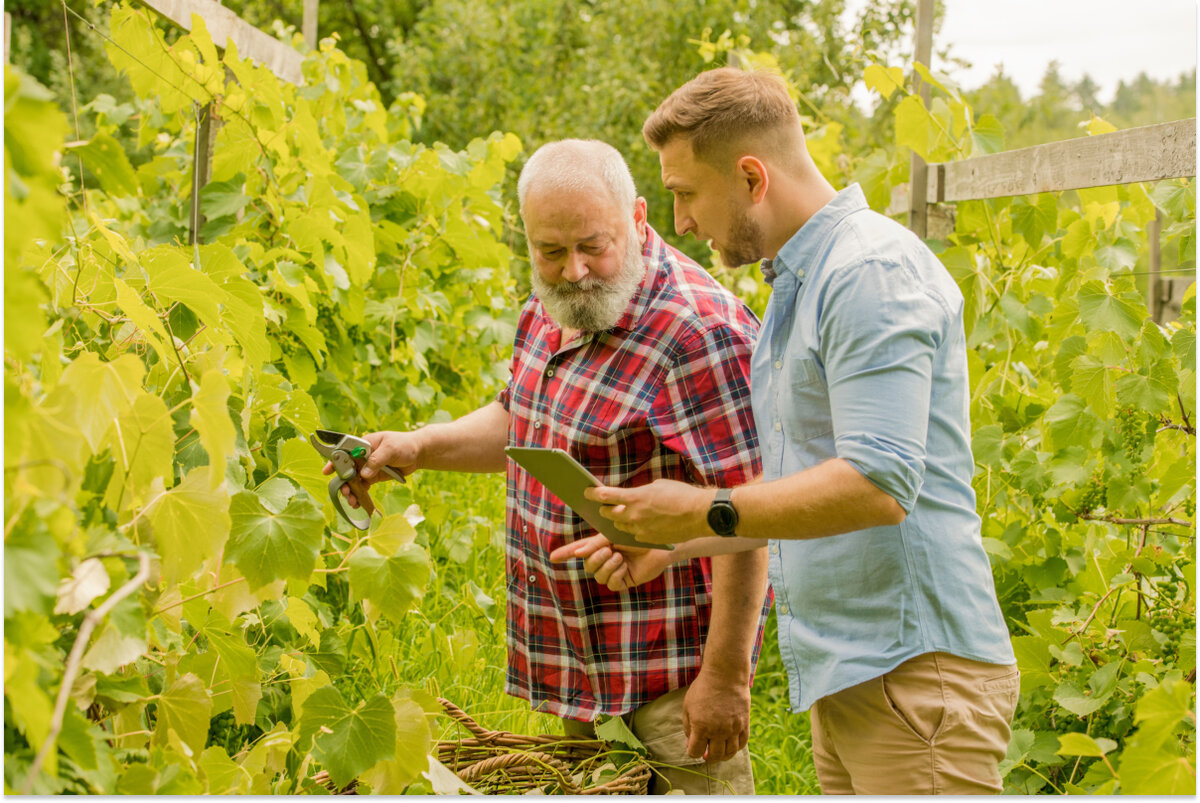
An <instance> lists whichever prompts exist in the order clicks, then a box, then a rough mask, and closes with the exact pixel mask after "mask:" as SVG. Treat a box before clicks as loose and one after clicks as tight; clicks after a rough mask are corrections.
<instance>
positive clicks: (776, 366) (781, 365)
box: [775, 360, 783, 371]
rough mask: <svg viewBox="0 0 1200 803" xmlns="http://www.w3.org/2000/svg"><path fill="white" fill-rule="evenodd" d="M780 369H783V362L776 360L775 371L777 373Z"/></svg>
mask: <svg viewBox="0 0 1200 803" xmlns="http://www.w3.org/2000/svg"><path fill="white" fill-rule="evenodd" d="M782 367H783V360H776V361H775V370H776V371H778V370H779V369H780V368H782Z"/></svg>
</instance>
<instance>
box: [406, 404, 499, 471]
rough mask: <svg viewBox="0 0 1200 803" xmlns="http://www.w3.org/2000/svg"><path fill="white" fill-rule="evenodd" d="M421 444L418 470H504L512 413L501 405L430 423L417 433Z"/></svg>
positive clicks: (490, 405) (488, 406)
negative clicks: (447, 420)
mask: <svg viewBox="0 0 1200 803" xmlns="http://www.w3.org/2000/svg"><path fill="white" fill-rule="evenodd" d="M413 434H414V435H415V436H416V437H417V438H418V440H419V443H420V457H419V459H418V463H417V467H418V468H422V469H427V470H433V471H473V472H493V471H504V467H505V460H506V458H505V456H504V447H505V446H506V445H507V444H508V411H507V410H505V409H504V407H503V406H502V405H501V404H500V402H495V401H494V402H492V403H491V404H488V405H486V406H484V407H480V408H479V409H478V410H475V411H474V412H471V413H468V414H467V415H464V416H463V417H462V418H459V419H456V420H454V421H450V422H448V423H443V424H427V425H425V426H424V427H421V428H420V429H418V430H416V432H414V433H413Z"/></svg>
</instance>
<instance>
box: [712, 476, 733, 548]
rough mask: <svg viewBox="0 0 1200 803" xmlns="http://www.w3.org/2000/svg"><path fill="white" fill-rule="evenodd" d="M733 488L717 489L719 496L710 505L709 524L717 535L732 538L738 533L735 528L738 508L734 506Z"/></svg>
mask: <svg viewBox="0 0 1200 803" xmlns="http://www.w3.org/2000/svg"><path fill="white" fill-rule="evenodd" d="M732 496H733V490H732V489H730V488H722V489H721V490H719V491H717V498H716V499H714V500H713V501H712V504H711V505H709V507H708V526H709V527H711V528H712V531H713V532H714V533H716V534H717V535H723V536H725V537H726V538H732V537H733V536H735V535H737V533H735V532H734V530H736V529H737V525H738V514H737V508H735V507H734V506H733V500H732V498H731V497H732Z"/></svg>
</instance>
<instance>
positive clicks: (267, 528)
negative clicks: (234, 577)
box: [225, 491, 325, 590]
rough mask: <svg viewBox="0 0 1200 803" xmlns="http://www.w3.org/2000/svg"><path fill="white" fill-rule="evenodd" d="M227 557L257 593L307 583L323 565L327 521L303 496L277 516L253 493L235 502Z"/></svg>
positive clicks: (298, 496)
mask: <svg viewBox="0 0 1200 803" xmlns="http://www.w3.org/2000/svg"><path fill="white" fill-rule="evenodd" d="M229 515H230V519H231V522H232V529H231V532H230V537H229V543H228V545H227V547H226V551H225V555H226V558H227V559H228V560H230V561H231V562H233V563H234V564H235V565H236V566H237V567H238V568H239V569H241V571H242V574H244V575H246V580H248V581H249V583H250V588H251V590H253V589H257V588H260V587H261V586H264V585H266V584H267V583H270V582H272V581H274V580H280V579H285V580H290V579H296V580H307V579H308V577H309V576H310V575H311V574H312V571H313V569H314V568H316V564H317V554H318V552H319V551H320V548H321V535H322V533H323V531H324V524H325V518H324V517H323V516H322V515H321V511H319V510H318V509H317V508H316V506H315V505H313V503H312V501H311V500H310V499H308V497H305V496H303V495H297V496H294V497H292V500H291V501H290V502H288V506H287V507H286V508H285V509H284V510H283V512H282V513H272V512H271V511H270V510H268V509H267V508H266V507H264V506H263V503H262V501H261V500H260V499H259V498H258V496H257V495H256V494H254V493H253V492H251V491H242V492H240V493H238V494H236V495H234V497H233V501H232V503H231V504H230V506H229Z"/></svg>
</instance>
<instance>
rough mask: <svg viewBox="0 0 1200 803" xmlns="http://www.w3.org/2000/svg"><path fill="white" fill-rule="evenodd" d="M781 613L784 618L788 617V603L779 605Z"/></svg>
mask: <svg viewBox="0 0 1200 803" xmlns="http://www.w3.org/2000/svg"><path fill="white" fill-rule="evenodd" d="M779 612H780V613H782V614H783V615H784V616H787V615H788V606H787V603H786V602H781V603H779Z"/></svg>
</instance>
